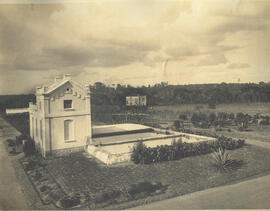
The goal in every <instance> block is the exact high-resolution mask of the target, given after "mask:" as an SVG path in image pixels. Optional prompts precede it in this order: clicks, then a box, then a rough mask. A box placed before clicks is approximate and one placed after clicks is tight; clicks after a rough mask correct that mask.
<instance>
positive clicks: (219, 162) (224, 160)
mask: <svg viewBox="0 0 270 211" xmlns="http://www.w3.org/2000/svg"><path fill="white" fill-rule="evenodd" d="M211 158H212V164H213V166H215V167H216V168H217V170H219V171H226V170H227V168H228V166H229V165H230V164H231V163H232V161H231V156H230V154H229V153H228V152H226V150H225V149H224V148H218V150H217V151H214V152H213V153H212V156H211Z"/></svg>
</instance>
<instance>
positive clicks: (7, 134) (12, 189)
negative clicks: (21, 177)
mask: <svg viewBox="0 0 270 211" xmlns="http://www.w3.org/2000/svg"><path fill="white" fill-rule="evenodd" d="M18 134H19V132H18V131H17V130H16V129H15V128H13V127H12V126H10V125H9V124H8V123H7V122H6V121H5V120H3V118H2V117H0V167H1V168H0V187H1V188H0V209H1V210H10V209H12V210H15V209H20V210H29V209H30V207H29V205H28V204H27V202H26V199H25V196H24V194H23V192H22V189H21V186H20V185H19V183H18V182H17V179H16V175H15V171H14V168H13V166H12V159H13V157H10V156H8V153H7V151H6V148H5V146H4V141H5V140H6V139H7V138H12V137H15V136H16V135H18Z"/></svg>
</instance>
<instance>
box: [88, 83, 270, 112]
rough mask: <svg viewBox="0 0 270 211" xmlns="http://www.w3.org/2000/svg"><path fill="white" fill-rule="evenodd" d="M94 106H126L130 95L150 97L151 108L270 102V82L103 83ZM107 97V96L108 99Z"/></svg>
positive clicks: (94, 92)
mask: <svg viewBox="0 0 270 211" xmlns="http://www.w3.org/2000/svg"><path fill="white" fill-rule="evenodd" d="M91 88H92V103H94V104H112V105H125V96H127V95H136V94H138V95H146V96H147V102H148V105H150V106H154V105H177V104H208V107H209V108H213V109H214V108H215V106H216V105H217V104H220V103H250V102H270V83H259V84H255V83H247V84H226V83H221V84H197V85H167V84H156V85H154V86H150V85H149V86H147V87H146V86H141V87H133V86H130V85H128V86H122V85H120V84H118V85H117V87H116V88H112V87H108V86H106V85H104V84H102V83H101V82H97V83H95V84H94V85H93V86H92V87H91ZM105 96H106V97H105Z"/></svg>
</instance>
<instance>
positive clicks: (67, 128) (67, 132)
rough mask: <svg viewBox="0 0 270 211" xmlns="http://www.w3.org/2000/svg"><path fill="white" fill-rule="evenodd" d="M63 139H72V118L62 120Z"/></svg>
mask: <svg viewBox="0 0 270 211" xmlns="http://www.w3.org/2000/svg"><path fill="white" fill-rule="evenodd" d="M64 139H65V141H73V140H74V123H73V120H65V121H64Z"/></svg>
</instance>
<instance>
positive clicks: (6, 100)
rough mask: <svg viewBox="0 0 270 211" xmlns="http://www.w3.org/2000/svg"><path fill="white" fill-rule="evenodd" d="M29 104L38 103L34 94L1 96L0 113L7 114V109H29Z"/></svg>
mask: <svg viewBox="0 0 270 211" xmlns="http://www.w3.org/2000/svg"><path fill="white" fill-rule="evenodd" d="M29 102H36V98H35V95H34V94H28V95H0V113H5V111H6V108H27V107H28V103H29Z"/></svg>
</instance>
